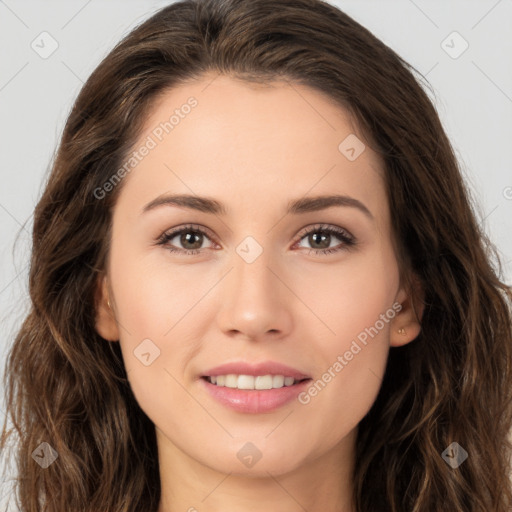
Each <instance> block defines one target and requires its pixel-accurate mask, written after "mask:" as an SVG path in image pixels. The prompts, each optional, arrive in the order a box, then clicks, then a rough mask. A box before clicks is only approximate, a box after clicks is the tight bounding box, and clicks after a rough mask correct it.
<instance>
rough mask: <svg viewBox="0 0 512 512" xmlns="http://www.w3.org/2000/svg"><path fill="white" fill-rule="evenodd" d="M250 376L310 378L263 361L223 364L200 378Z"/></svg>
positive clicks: (296, 370)
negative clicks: (229, 375) (233, 375)
mask: <svg viewBox="0 0 512 512" xmlns="http://www.w3.org/2000/svg"><path fill="white" fill-rule="evenodd" d="M228 374H235V375H252V376H254V377H257V376H263V375H283V376H284V377H293V378H294V379H295V380H304V379H310V378H311V376H310V375H307V374H306V373H303V372H302V371H300V370H298V369H296V368H292V367H290V366H287V365H285V364H282V363H278V362H276V361H265V362H262V363H258V364H249V363H246V362H244V361H240V362H231V363H225V364H222V365H220V366H215V367H214V368H210V369H209V370H207V371H206V372H204V373H203V374H202V375H201V377H215V376H218V375H228Z"/></svg>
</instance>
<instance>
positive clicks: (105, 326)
mask: <svg viewBox="0 0 512 512" xmlns="http://www.w3.org/2000/svg"><path fill="white" fill-rule="evenodd" d="M95 308H96V314H95V328H96V331H97V333H98V334H99V335H100V336H101V337H102V338H104V339H106V340H108V341H118V340H119V329H118V328H117V322H116V319H115V316H114V311H113V310H112V306H111V303H110V297H109V291H108V286H107V277H106V276H104V275H100V276H99V277H98V281H97V286H96V296H95Z"/></svg>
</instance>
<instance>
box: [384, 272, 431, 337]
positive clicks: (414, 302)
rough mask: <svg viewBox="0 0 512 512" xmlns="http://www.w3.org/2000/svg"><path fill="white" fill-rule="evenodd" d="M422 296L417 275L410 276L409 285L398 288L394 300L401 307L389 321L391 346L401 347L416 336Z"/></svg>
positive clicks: (422, 305) (422, 308)
mask: <svg viewBox="0 0 512 512" xmlns="http://www.w3.org/2000/svg"><path fill="white" fill-rule="evenodd" d="M424 297H425V295H424V290H423V287H422V285H421V282H420V279H419V278H418V277H417V276H413V277H412V280H411V284H410V286H408V287H407V288H406V287H402V288H400V290H399V292H398V294H397V296H396V299H395V301H396V302H398V303H399V304H400V305H401V309H400V311H398V313H397V314H396V315H395V317H394V318H393V319H392V320H391V322H390V329H391V331H390V334H389V344H390V345H391V346H392V347H401V346H403V345H406V344H407V343H410V342H411V341H414V340H415V339H416V338H417V337H418V335H419V333H420V331H421V318H422V316H423V311H424V309H425V303H424Z"/></svg>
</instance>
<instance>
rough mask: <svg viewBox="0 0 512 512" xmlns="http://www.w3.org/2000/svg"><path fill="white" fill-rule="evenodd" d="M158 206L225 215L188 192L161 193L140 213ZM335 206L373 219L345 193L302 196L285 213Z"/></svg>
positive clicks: (212, 202) (214, 203) (219, 206)
mask: <svg viewBox="0 0 512 512" xmlns="http://www.w3.org/2000/svg"><path fill="white" fill-rule="evenodd" d="M160 206H177V207H180V208H189V209H191V210H197V211H200V212H204V213H211V214H214V215H226V214H227V210H226V207H225V206H224V205H223V204H222V203H220V202H219V201H217V200H215V199H212V198H209V197H200V196H195V195H188V194H178V195H162V196H159V197H157V198H156V199H153V201H151V202H149V203H148V204H146V206H144V208H143V209H142V213H145V212H148V211H150V210H153V209H155V208H158V207H160ZM335 206H345V207H351V208H357V209H358V210H359V211H361V212H363V213H364V214H365V215H366V216H367V217H368V218H370V219H372V220H373V219H374V217H373V215H372V213H371V212H370V210H369V209H368V208H367V207H366V206H365V205H364V204H363V203H362V202H361V201H359V200H358V199H355V198H354V197H350V196H345V195H337V194H335V195H323V196H314V197H303V198H301V199H295V200H292V201H290V202H289V203H288V206H287V210H286V213H287V214H294V215H297V214H301V213H310V212H317V211H321V210H325V209H327V208H332V207H335Z"/></svg>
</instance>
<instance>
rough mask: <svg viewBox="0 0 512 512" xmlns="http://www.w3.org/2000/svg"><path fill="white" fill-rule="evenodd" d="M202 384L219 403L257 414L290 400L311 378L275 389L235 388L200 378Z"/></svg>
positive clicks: (304, 387) (305, 386) (271, 409)
mask: <svg viewBox="0 0 512 512" xmlns="http://www.w3.org/2000/svg"><path fill="white" fill-rule="evenodd" d="M200 380H201V382H202V384H203V385H204V386H205V387H206V390H207V391H208V393H210V395H211V396H212V397H213V398H215V399H216V400H217V401H218V402H220V403H221V404H223V405H225V406H227V407H229V408H231V409H233V410H235V411H238V412H245V413H252V414H259V413H266V412H272V411H275V410H276V409H278V408H279V407H282V406H283V405H285V404H287V403H288V402H291V401H292V400H293V399H294V398H297V395H298V394H299V393H300V392H302V391H304V390H305V389H306V388H307V387H308V386H309V383H310V381H311V379H308V380H303V381H302V382H299V383H298V384H294V385H293V386H283V387H282V388H277V389H247V390H245V389H236V388H228V387H225V386H217V385H215V384H212V383H211V382H209V381H208V380H206V379H204V378H201V379H200Z"/></svg>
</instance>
